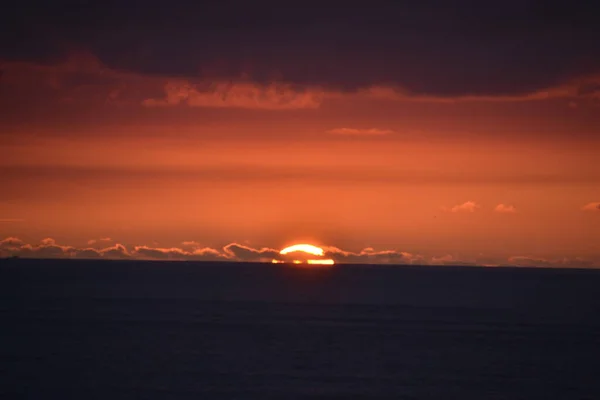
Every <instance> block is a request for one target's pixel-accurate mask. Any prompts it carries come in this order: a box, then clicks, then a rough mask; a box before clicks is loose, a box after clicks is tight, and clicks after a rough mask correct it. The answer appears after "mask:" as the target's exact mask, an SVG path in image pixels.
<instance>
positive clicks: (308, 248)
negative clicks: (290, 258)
mask: <svg viewBox="0 0 600 400" xmlns="http://www.w3.org/2000/svg"><path fill="white" fill-rule="evenodd" d="M295 251H302V252H304V253H308V254H312V255H313V256H322V255H323V253H324V252H323V249H322V248H320V247H317V246H313V245H312V244H295V245H293V246H289V247H286V248H285V249H283V250H281V251H280V252H279V254H282V255H283V254H288V253H293V252H295Z"/></svg>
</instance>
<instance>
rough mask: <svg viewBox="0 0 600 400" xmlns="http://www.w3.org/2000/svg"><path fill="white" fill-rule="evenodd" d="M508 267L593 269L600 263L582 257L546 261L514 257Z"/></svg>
mask: <svg viewBox="0 0 600 400" xmlns="http://www.w3.org/2000/svg"><path fill="white" fill-rule="evenodd" d="M508 265H511V266H515V267H539V268H593V267H598V266H600V263H598V262H594V261H592V260H587V259H584V258H580V257H576V258H567V257H564V258H556V259H546V258H542V257H530V256H512V257H509V258H508Z"/></svg>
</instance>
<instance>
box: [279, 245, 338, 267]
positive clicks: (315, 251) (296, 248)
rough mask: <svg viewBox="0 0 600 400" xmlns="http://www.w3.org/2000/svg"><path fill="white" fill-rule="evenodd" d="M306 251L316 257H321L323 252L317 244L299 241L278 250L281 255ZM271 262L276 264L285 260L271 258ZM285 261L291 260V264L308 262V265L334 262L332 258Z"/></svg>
mask: <svg viewBox="0 0 600 400" xmlns="http://www.w3.org/2000/svg"><path fill="white" fill-rule="evenodd" d="M297 252H300V253H306V254H309V255H312V256H317V257H322V256H323V255H324V254H325V251H324V250H323V249H322V248H320V247H317V246H313V245H312V244H305V243H301V244H295V245H293V246H289V247H286V248H285V249H283V250H281V251H280V252H279V254H281V255H286V254H290V253H297ZM272 262H273V263H274V264H278V263H285V262H286V261H283V260H276V259H273V260H272ZM287 262H291V263H293V264H310V265H333V264H335V262H334V261H333V260H332V259H307V260H304V261H302V260H292V261H287Z"/></svg>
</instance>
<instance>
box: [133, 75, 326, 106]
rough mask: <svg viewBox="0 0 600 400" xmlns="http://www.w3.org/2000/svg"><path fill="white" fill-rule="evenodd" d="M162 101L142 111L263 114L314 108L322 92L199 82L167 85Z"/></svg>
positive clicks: (277, 84)
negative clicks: (168, 108) (188, 109)
mask: <svg viewBox="0 0 600 400" xmlns="http://www.w3.org/2000/svg"><path fill="white" fill-rule="evenodd" d="M164 90H165V97H162V98H149V99H145V100H143V101H142V105H144V106H146V107H162V106H177V105H179V104H187V105H188V106H190V107H212V108H224V107H227V108H251V109H263V110H293V109H302V108H317V107H319V106H320V105H321V102H322V101H323V91H322V90H318V89H307V88H305V89H300V88H295V87H293V86H292V85H291V84H288V83H280V82H273V83H269V84H266V85H261V84H258V83H255V82H234V81H229V82H219V81H211V82H199V83H192V82H190V81H169V82H168V83H167V84H166V85H165V88H164Z"/></svg>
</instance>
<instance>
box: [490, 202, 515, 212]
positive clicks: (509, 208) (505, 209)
mask: <svg viewBox="0 0 600 400" xmlns="http://www.w3.org/2000/svg"><path fill="white" fill-rule="evenodd" d="M494 212H497V213H502V214H514V213H516V212H517V209H516V208H515V206H513V205H506V204H498V205H497V206H496V208H494Z"/></svg>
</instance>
